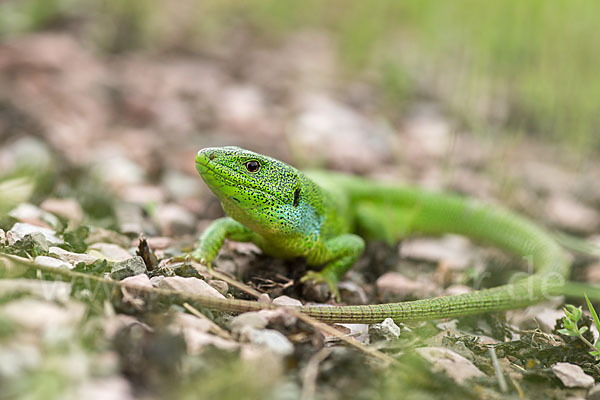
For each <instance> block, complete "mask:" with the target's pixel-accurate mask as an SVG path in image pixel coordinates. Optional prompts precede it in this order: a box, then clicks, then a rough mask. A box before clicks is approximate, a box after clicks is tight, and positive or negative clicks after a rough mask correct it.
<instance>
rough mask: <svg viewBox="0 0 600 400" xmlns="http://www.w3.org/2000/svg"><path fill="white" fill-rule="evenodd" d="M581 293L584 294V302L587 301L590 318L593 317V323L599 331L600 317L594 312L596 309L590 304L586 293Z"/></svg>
mask: <svg viewBox="0 0 600 400" xmlns="http://www.w3.org/2000/svg"><path fill="white" fill-rule="evenodd" d="M583 295H584V296H585V302H586V303H587V306H588V309H589V310H590V313H591V314H592V318H593V319H594V325H596V329H598V332H600V319H598V314H597V313H596V310H595V309H594V306H593V305H592V302H591V301H590V299H589V298H588V296H587V294H585V293H584V294H583Z"/></svg>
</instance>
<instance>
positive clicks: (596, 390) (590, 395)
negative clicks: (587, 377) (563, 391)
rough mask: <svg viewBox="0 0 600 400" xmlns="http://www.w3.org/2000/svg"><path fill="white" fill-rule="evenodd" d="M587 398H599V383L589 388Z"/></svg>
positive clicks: (591, 399) (599, 399)
mask: <svg viewBox="0 0 600 400" xmlns="http://www.w3.org/2000/svg"><path fill="white" fill-rule="evenodd" d="M587 400H600V384H597V385H595V386H594V387H593V388H591V389H590V391H589V392H588V395H587Z"/></svg>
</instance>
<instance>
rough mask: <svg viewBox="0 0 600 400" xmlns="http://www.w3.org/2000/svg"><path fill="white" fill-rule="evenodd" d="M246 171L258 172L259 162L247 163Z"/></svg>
mask: <svg viewBox="0 0 600 400" xmlns="http://www.w3.org/2000/svg"><path fill="white" fill-rule="evenodd" d="M246 169H247V170H248V172H256V171H258V170H259V169H260V164H259V163H258V161H248V162H247V163H246Z"/></svg>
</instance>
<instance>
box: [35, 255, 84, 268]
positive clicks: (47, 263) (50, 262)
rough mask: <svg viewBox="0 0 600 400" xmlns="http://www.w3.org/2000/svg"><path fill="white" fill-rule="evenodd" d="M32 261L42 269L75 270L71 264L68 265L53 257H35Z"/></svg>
mask: <svg viewBox="0 0 600 400" xmlns="http://www.w3.org/2000/svg"><path fill="white" fill-rule="evenodd" d="M33 261H34V262H35V263H36V264H39V265H41V266H44V267H49V268H67V269H73V268H75V266H74V265H73V264H70V263H68V262H66V261H63V260H59V259H58V258H54V257H48V256H37V257H36V258H35V259H34V260H33Z"/></svg>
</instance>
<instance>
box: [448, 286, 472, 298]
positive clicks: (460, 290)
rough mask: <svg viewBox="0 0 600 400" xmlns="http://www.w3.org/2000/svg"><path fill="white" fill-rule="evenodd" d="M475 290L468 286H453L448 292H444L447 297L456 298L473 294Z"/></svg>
mask: <svg viewBox="0 0 600 400" xmlns="http://www.w3.org/2000/svg"><path fill="white" fill-rule="evenodd" d="M472 291H473V289H471V288H470V287H468V286H466V285H458V284H456V285H451V286H448V287H447V288H446V290H444V293H445V295H446V296H456V295H459V294H465V293H470V292H472Z"/></svg>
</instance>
